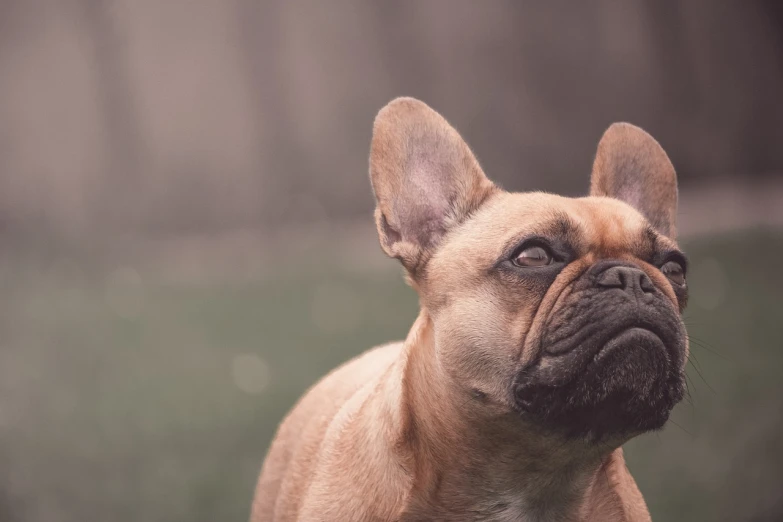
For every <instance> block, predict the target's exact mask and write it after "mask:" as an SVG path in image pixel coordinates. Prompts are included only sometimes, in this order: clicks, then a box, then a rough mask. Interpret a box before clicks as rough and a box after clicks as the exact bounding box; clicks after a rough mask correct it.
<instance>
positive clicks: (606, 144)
mask: <svg viewBox="0 0 783 522" xmlns="http://www.w3.org/2000/svg"><path fill="white" fill-rule="evenodd" d="M371 177H372V182H373V188H374V190H375V194H376V198H377V200H378V207H377V209H376V220H377V223H378V230H379V234H380V238H381V245H382V246H383V248H384V250H386V252H387V253H388V254H389V255H391V256H393V257H396V258H398V259H400V260H401V262H402V263H403V265H404V266H405V268H406V269H407V271H408V274H409V279H410V280H411V282H412V284H413V286H414V287H415V288H416V289H417V291H418V292H419V294H420V296H421V302H422V306H423V307H424V308H425V309H426V310H427V313H428V314H429V315H430V317H431V318H432V324H433V327H434V338H435V344H436V354H437V357H438V359H439V364H440V367H441V368H443V370H444V375H445V376H446V377H447V378H448V380H449V381H450V382H449V384H450V385H451V386H452V387H453V388H452V389H453V390H455V393H459V392H460V391H462V392H464V393H468V394H471V395H472V396H474V397H477V398H480V399H481V400H478V401H472V403H473V404H478V407H481V408H485V409H486V410H487V411H493V412H498V411H500V412H508V411H515V412H518V413H519V414H520V415H521V416H522V418H524V419H527V420H529V421H530V422H533V423H535V424H537V425H540V426H542V427H545V428H548V429H553V430H559V431H562V432H564V433H565V434H567V435H570V436H579V437H588V438H590V439H597V438H600V439H604V438H611V439H612V440H622V439H624V438H627V437H630V436H632V435H634V434H637V433H640V432H643V431H647V430H652V429H657V428H660V427H661V426H663V424H664V423H665V422H666V420H667V419H668V416H669V413H670V411H671V409H672V407H673V406H674V405H675V404H676V403H677V402H678V401H679V400H680V399H681V398H682V395H683V391H684V376H683V372H684V365H685V360H686V357H687V338H686V335H685V328H684V326H683V323H682V320H681V318H680V312H681V311H682V308H683V307H684V305H685V302H686V300H687V286H686V282H685V270H686V261H685V258H684V256H683V254H682V253H681V252H680V251H679V249H678V247H677V244H676V242H675V240H674V235H675V222H674V218H675V214H676V202H677V188H676V176H675V173H674V169H673V168H672V166H671V163H670V162H669V160H668V158H667V157H666V154H665V153H664V152H663V150H662V149H661V148H660V146H659V145H658V144H657V142H655V141H654V140H653V139H652V138H651V137H650V136H648V135H647V134H646V133H644V132H643V131H641V130H640V129H638V128H636V127H633V126H630V125H627V124H618V125H615V126H612V127H611V128H610V129H609V130H608V131H607V132H606V134H605V135H604V137H603V138H602V140H601V142H600V144H599V148H598V153H597V155H596V161H595V164H594V168H593V174H592V187H591V196H590V197H585V198H578V199H571V198H564V197H560V196H556V195H551V194H544V193H522V194H520V193H508V192H505V191H502V190H500V189H498V188H497V187H495V186H494V185H493V184H492V183H491V182H490V181H489V180H488V179H487V178H486V177H485V176H484V174H483V173H482V171H481V169H480V167H479V166H478V163H477V162H476V160H475V158H474V157H473V155H472V153H471V152H470V150H469V148H468V147H467V145H465V143H464V142H463V141H462V139H461V138H460V137H459V135H458V134H457V133H456V131H454V129H453V128H451V127H450V126H449V125H448V123H446V121H445V120H443V118H441V117H440V116H439V115H438V114H437V113H435V112H434V111H432V110H431V109H429V108H428V107H427V106H426V105H424V104H423V103H421V102H418V101H416V100H412V99H398V100H395V101H393V102H392V103H390V104H389V105H388V106H387V107H386V108H384V109H383V110H382V111H381V113H380V114H379V116H378V118H377V119H376V123H375V129H374V134H373V144H372V151H371Z"/></svg>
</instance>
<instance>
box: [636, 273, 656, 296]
mask: <svg viewBox="0 0 783 522" xmlns="http://www.w3.org/2000/svg"><path fill="white" fill-rule="evenodd" d="M639 288H641V289H642V291H643V292H645V293H648V294H651V293H653V292H655V285H654V284H653V282H652V280H651V279H650V278H649V277H648V276H647V274H645V273H644V272H642V273H641V274H639Z"/></svg>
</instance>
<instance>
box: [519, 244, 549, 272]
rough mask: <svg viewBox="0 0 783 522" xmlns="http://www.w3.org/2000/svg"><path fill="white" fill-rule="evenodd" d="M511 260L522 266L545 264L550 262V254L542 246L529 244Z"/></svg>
mask: <svg viewBox="0 0 783 522" xmlns="http://www.w3.org/2000/svg"><path fill="white" fill-rule="evenodd" d="M512 262H513V263H514V264H515V265H517V266H522V267H536V266H546V265H549V264H551V263H552V255H551V254H550V253H549V252H548V251H547V250H546V249H545V248H544V247H540V246H531V247H527V248H526V249H524V250H523V251H521V252H520V253H519V254H517V256H516V257H515V258H514V259H513V260H512Z"/></svg>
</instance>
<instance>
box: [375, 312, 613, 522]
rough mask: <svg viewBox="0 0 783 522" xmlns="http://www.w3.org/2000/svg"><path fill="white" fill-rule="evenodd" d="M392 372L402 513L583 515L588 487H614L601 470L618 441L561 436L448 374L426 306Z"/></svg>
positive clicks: (496, 516)
mask: <svg viewBox="0 0 783 522" xmlns="http://www.w3.org/2000/svg"><path fill="white" fill-rule="evenodd" d="M393 373H396V375H390V377H392V380H394V381H397V379H398V378H401V381H397V383H399V382H401V386H399V388H398V393H397V394H396V399H397V400H398V401H397V400H395V401H394V402H396V404H393V403H387V404H386V406H387V409H388V413H389V415H387V416H386V418H387V420H388V421H389V422H390V423H391V424H392V425H390V426H388V428H389V429H388V430H386V431H387V433H389V434H393V435H392V439H393V440H392V441H391V444H392V447H393V448H394V452H395V453H396V454H397V455H398V458H399V459H400V462H401V463H402V466H403V467H404V468H405V469H406V471H407V472H408V474H409V476H410V477H411V481H412V483H411V488H410V490H411V491H410V495H409V498H408V499H407V504H408V506H407V508H406V510H405V511H404V513H405V515H406V516H405V517H403V520H419V519H420V517H421V516H422V515H423V514H425V513H426V514H429V515H431V514H432V513H442V517H443V519H444V520H461V518H460V517H465V516H466V514H469V515H467V516H468V519H471V520H474V519H482V520H584V519H586V518H590V517H589V516H586V513H587V512H588V511H589V509H590V507H589V505H588V504H590V497H591V496H592V495H594V494H596V493H600V492H601V491H602V490H604V489H606V490H607V491H609V490H611V485H608V486H609V487H608V489H607V485H605V484H603V482H605V480H604V479H605V478H606V480H608V477H604V476H603V474H602V473H601V470H602V469H603V468H606V466H607V465H608V464H611V461H612V459H613V458H615V457H617V456H619V459H620V460H622V455H621V453H619V450H618V451H617V452H615V451H613V450H614V449H615V448H612V447H605V448H599V447H595V446H594V445H589V446H588V445H586V444H581V443H579V442H576V441H568V440H565V439H562V440H557V439H556V438H554V437H553V436H552V435H551V434H549V435H545V434H543V433H541V432H540V430H538V429H537V428H536V427H533V426H528V425H526V424H525V422H524V421H523V420H522V419H521V418H520V417H519V415H518V414H516V413H514V412H506V411H502V410H501V409H500V408H498V407H497V406H496V407H495V408H492V406H491V405H490V406H487V405H485V404H481V401H482V400H483V399H482V398H481V397H480V396H479V397H477V396H475V395H472V394H471V391H470V390H469V389H465V387H463V386H459V385H455V383H453V382H451V381H450V380H449V378H448V376H447V375H445V374H444V371H443V369H442V368H441V367H440V365H439V363H438V360H437V357H436V350H435V339H434V335H433V327H432V322H431V319H430V317H429V315H428V314H427V312H426V311H422V313H421V314H420V316H419V318H418V319H417V321H416V323H415V324H414V326H413V328H412V330H411V333H410V335H409V336H408V338H407V340H406V342H405V345H404V347H403V354H402V359H401V360H400V361H399V362H398V365H397V367H396V369H394V371H393ZM395 387H396V385H395ZM623 469H624V466H623ZM604 471H605V470H604ZM406 517H407V518H406Z"/></svg>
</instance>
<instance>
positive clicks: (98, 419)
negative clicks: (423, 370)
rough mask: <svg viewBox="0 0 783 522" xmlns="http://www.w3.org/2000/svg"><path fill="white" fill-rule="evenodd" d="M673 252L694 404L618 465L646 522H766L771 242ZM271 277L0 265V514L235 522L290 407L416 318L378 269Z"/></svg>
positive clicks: (777, 450) (770, 515)
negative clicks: (685, 268)
mask: <svg viewBox="0 0 783 522" xmlns="http://www.w3.org/2000/svg"><path fill="white" fill-rule="evenodd" d="M685 247H686V249H687V250H688V252H689V254H690V257H691V277H690V284H691V288H692V290H691V292H692V304H691V306H690V307H689V308H688V310H687V311H686V314H685V317H686V322H687V323H688V328H689V332H690V334H691V335H692V336H693V338H694V341H693V343H692V345H691V353H692V354H693V365H691V366H690V367H689V379H690V390H691V403H692V404H691V403H683V404H682V405H680V406H679V407H678V408H677V410H676V411H675V413H674V416H673V420H674V422H676V424H677V425H675V424H674V423H672V424H670V425H669V426H668V427H667V428H666V429H665V430H663V431H662V432H660V433H657V434H650V435H646V436H643V437H640V438H638V439H636V440H634V441H632V442H630V443H629V444H628V445H627V446H626V455H627V460H628V464H629V467H630V468H631V471H632V472H633V474H634V476H635V477H636V479H637V482H638V483H639V486H640V488H641V490H642V492H643V493H644V495H645V497H646V499H647V501H648V504H649V507H650V509H651V511H652V514H653V519H654V520H661V521H668V520H688V521H700V520H705V521H715V520H726V521H737V520H779V519H780V517H781V516H782V515H781V514H783V505H781V501H780V500H779V498H780V496H781V495H780V493H781V490H782V487H783V486H782V485H783V466H781V465H780V464H781V463H782V462H783V435H782V434H783V420H781V413H782V412H783V383H781V379H780V376H781V369H783V307H781V305H780V300H781V297H782V296H783V276H781V274H780V273H779V270H780V258H781V254H783V234H780V233H772V232H757V233H753V234H742V235H734V236H727V237H719V238H710V239H702V240H697V241H690V242H687V243H686V244H685ZM390 263H391V261H390ZM304 268H307V267H304ZM700 268H703V273H700V272H699V270H700ZM287 273H288V274H289V275H286V276H284V277H281V278H279V279H276V280H260V281H253V282H248V283H245V284H242V285H217V284H207V283H204V284H200V285H189V286H183V285H164V284H160V283H155V282H153V281H154V278H149V280H147V279H146V276H145V275H144V274H143V275H142V278H141V279H140V280H138V279H136V278H135V276H134V274H132V273H131V274H130V275H128V273H123V272H121V273H119V275H117V274H115V275H114V276H107V275H106V274H105V273H103V272H102V271H101V270H99V269H96V270H89V271H86V270H85V269H82V268H80V267H79V266H74V265H69V264H63V263H58V262H55V263H53V264H49V265H38V266H36V267H31V266H21V265H18V264H17V265H10V266H9V267H7V268H6V269H5V271H4V272H2V273H0V289H2V290H3V295H4V299H3V302H2V304H0V342H2V348H3V350H2V352H0V397H1V399H0V484H1V485H2V487H1V488H0V519H2V520H4V521H5V520H8V521H14V520H15V519H18V520H39V521H42V522H49V521H61V520H62V521H81V520H112V521H118V522H123V521H138V520H144V521H158V520H159V521H175V520H183V521H184V520H188V521H205V522H206V521H210V522H212V521H215V520H221V521H229V520H236V521H242V520H246V518H247V515H248V511H249V504H250V500H251V497H252V490H253V487H254V482H255V480H256V476H257V473H258V471H259V468H260V465H261V461H262V459H263V456H264V453H265V451H266V448H267V446H268V444H269V442H270V440H271V437H272V435H273V433H274V430H275V428H276V426H277V424H278V422H279V421H280V419H281V418H282V416H283V415H284V414H285V412H286V411H287V410H288V409H289V408H290V407H291V405H292V404H293V403H294V401H295V400H296V399H297V398H298V397H299V396H300V395H301V393H302V392H303V391H304V390H305V389H306V388H307V387H308V386H309V385H311V384H312V383H313V382H314V381H316V380H317V379H318V378H319V377H320V376H322V375H323V374H324V373H325V372H326V371H328V370H329V369H331V368H332V367H334V366H335V365H337V364H339V363H340V362H342V361H344V360H346V359H348V358H350V357H352V356H353V355H355V354H357V353H359V352H361V351H363V350H365V349H367V348H369V347H371V346H373V345H375V344H378V343H381V342H385V341H388V340H392V339H399V338H401V337H403V336H404V335H405V333H406V332H407V329H408V328H409V326H410V324H411V323H412V321H413V319H414V318H415V316H416V312H417V300H416V296H415V294H414V292H413V291H412V290H411V289H410V288H408V287H406V286H405V285H404V283H403V282H402V280H401V278H400V277H399V274H398V273H397V272H393V271H391V270H390V272H389V273H385V274H376V275H351V274H348V273H345V272H344V271H341V270H339V269H338V268H334V269H322V270H317V271H309V270H305V269H302V270H301V271H300V272H298V273H297V272H296V271H294V270H288V271H287ZM123 274H124V275H123ZM107 280H108V281H109V283H107ZM111 281H114V282H111ZM697 368H698V371H697ZM254 379H255V380H254ZM248 382H249V384H248ZM259 382H262V383H265V384H266V386H265V387H263V389H261V388H260V387H259V388H256V389H252V388H254V387H255V386H257V385H258V383H259ZM243 389H244V390H245V391H243ZM249 392H250V393H249Z"/></svg>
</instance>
